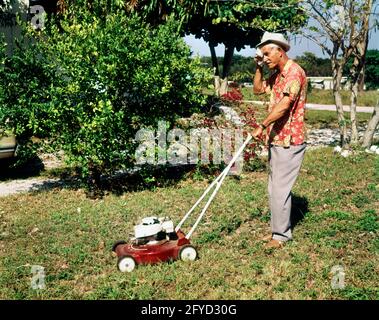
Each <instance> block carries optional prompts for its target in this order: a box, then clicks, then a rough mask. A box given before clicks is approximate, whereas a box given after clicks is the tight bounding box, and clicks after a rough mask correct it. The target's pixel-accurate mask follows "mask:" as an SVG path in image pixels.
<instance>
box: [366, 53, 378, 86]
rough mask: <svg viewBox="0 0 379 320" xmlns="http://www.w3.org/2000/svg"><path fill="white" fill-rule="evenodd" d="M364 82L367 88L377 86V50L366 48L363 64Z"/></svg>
mask: <svg viewBox="0 0 379 320" xmlns="http://www.w3.org/2000/svg"><path fill="white" fill-rule="evenodd" d="M365 83H366V86H367V89H378V88H379V50H368V51H367V54H366V65H365Z"/></svg>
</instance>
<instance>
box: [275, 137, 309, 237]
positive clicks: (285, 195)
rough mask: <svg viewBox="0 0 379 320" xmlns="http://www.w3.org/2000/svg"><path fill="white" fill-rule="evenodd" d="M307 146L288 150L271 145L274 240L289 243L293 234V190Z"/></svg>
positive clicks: (303, 145) (295, 146)
mask: <svg viewBox="0 0 379 320" xmlns="http://www.w3.org/2000/svg"><path fill="white" fill-rule="evenodd" d="M305 147H306V144H301V145H294V146H290V147H288V148H285V147H279V146H274V145H271V146H270V148H269V163H270V174H269V180H268V194H269V200H270V211H271V231H272V234H273V239H276V240H279V241H288V240H291V239H292V232H291V200H292V199H291V189H292V187H293V185H294V183H295V181H296V178H297V176H298V174H299V171H300V167H301V164H302V162H303V159H304V153H305Z"/></svg>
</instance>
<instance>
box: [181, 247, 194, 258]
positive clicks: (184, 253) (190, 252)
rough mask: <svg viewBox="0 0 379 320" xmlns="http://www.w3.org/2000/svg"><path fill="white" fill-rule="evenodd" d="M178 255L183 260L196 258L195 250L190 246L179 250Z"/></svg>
mask: <svg viewBox="0 0 379 320" xmlns="http://www.w3.org/2000/svg"><path fill="white" fill-rule="evenodd" d="M179 257H180V259H181V260H183V261H195V260H196V258H197V251H196V249H195V248H194V247H192V246H185V247H183V248H182V249H181V250H180V253H179Z"/></svg>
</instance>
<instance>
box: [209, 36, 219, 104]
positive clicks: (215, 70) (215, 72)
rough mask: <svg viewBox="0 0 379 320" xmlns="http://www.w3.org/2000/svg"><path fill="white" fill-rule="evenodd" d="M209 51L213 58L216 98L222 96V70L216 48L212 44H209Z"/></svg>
mask: <svg viewBox="0 0 379 320" xmlns="http://www.w3.org/2000/svg"><path fill="white" fill-rule="evenodd" d="M209 49H210V51H211V57H212V67H213V75H214V86H215V93H216V96H217V97H219V96H220V87H221V82H220V68H219V65H218V60H217V56H216V50H215V46H214V44H213V43H212V42H209Z"/></svg>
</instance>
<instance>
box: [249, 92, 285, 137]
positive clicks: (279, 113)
mask: <svg viewBox="0 0 379 320" xmlns="http://www.w3.org/2000/svg"><path fill="white" fill-rule="evenodd" d="M290 107H291V99H290V97H289V96H288V95H286V96H284V97H283V99H282V100H280V102H279V103H278V104H277V105H275V106H274V107H273V108H272V111H271V112H270V113H269V114H268V116H267V117H266V119H264V120H263V121H262V122H261V124H260V126H259V127H258V128H256V129H254V131H253V133H252V136H253V137H254V138H257V137H258V136H260V135H261V134H262V132H263V130H264V129H265V128H266V127H268V126H269V125H270V124H271V123H273V122H275V121H276V120H278V119H280V118H281V117H283V116H284V115H285V114H286V113H287V112H288V110H289V109H290Z"/></svg>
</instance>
